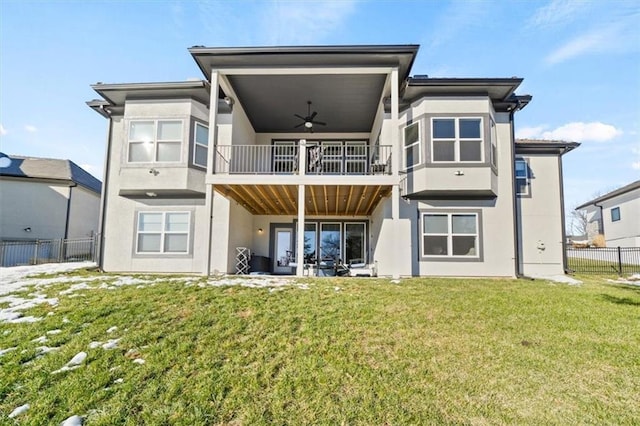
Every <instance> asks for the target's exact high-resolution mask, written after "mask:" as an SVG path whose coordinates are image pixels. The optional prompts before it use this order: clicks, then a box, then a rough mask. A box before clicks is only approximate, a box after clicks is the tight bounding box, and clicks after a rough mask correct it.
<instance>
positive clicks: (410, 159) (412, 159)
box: [403, 122, 421, 169]
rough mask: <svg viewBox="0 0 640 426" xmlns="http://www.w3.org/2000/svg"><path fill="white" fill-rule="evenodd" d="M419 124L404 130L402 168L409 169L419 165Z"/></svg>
mask: <svg viewBox="0 0 640 426" xmlns="http://www.w3.org/2000/svg"><path fill="white" fill-rule="evenodd" d="M420 145H421V143H420V122H416V123H413V124H410V125H409V126H407V127H405V128H404V145H403V146H404V168H405V169H409V168H411V167H413V166H416V165H418V164H420V161H421V158H420V157H421V152H420V151H421V149H420Z"/></svg>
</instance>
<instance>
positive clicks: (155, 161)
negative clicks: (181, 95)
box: [126, 118, 184, 164]
mask: <svg viewBox="0 0 640 426" xmlns="http://www.w3.org/2000/svg"><path fill="white" fill-rule="evenodd" d="M145 122H147V123H153V140H151V141H143V140H135V139H131V126H132V125H133V124H135V123H145ZM163 122H179V123H180V129H181V134H182V137H181V139H180V140H172V139H158V124H159V123H163ZM145 142H146V143H153V158H152V159H151V160H150V161H131V160H130V159H129V156H130V154H131V145H132V144H140V143H145ZM183 142H184V120H183V119H180V118H158V119H143V118H141V119H136V120H130V121H129V123H128V125H127V158H126V160H127V163H128V164H151V163H153V164H175V163H180V162H182V144H183ZM158 143H175V144H178V143H179V144H180V158H179V159H178V160H173V161H158Z"/></svg>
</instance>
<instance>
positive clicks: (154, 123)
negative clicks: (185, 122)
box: [127, 120, 183, 163]
mask: <svg viewBox="0 0 640 426" xmlns="http://www.w3.org/2000/svg"><path fill="white" fill-rule="evenodd" d="M182 138H183V133H182V120H136V121H131V122H129V152H128V155H127V161H128V162H129V163H176V162H180V160H181V151H182Z"/></svg>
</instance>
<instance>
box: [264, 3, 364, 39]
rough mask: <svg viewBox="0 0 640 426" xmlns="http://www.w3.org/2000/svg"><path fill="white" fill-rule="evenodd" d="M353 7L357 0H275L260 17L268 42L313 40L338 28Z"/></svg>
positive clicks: (352, 10)
mask: <svg viewBox="0 0 640 426" xmlns="http://www.w3.org/2000/svg"><path fill="white" fill-rule="evenodd" d="M354 11H355V2H354V1H320V2H313V3H311V2H274V3H271V4H269V5H268V7H267V9H266V11H265V13H264V14H263V15H262V18H261V21H262V23H263V26H264V27H265V29H266V30H265V33H264V36H265V39H266V41H267V43H268V44H271V45H283V44H312V43H317V42H318V41H319V40H321V39H323V38H324V37H326V36H328V35H330V34H333V33H334V32H335V31H337V30H339V28H340V27H341V26H342V25H343V23H344V22H345V21H346V19H347V18H348V17H349V16H350V15H351V14H352V13H353V12H354Z"/></svg>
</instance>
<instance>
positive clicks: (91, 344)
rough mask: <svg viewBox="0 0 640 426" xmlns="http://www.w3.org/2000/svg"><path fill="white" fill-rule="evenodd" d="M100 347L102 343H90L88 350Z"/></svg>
mask: <svg viewBox="0 0 640 426" xmlns="http://www.w3.org/2000/svg"><path fill="white" fill-rule="evenodd" d="M100 346H102V342H95V341H94V342H91V343H89V349H95V348H99V347H100Z"/></svg>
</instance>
